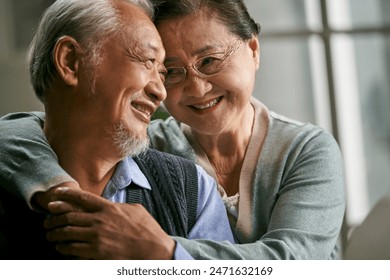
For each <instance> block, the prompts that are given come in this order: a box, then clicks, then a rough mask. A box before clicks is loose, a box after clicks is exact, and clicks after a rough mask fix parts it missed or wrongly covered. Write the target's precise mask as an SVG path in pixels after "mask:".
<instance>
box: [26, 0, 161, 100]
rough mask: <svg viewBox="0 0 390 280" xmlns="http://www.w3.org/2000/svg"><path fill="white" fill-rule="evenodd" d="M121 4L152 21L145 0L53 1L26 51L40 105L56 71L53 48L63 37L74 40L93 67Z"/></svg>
mask: <svg viewBox="0 0 390 280" xmlns="http://www.w3.org/2000/svg"><path fill="white" fill-rule="evenodd" d="M118 1H124V2H128V3H131V4H134V5H136V6H138V7H139V8H141V9H142V10H144V11H145V12H146V14H147V15H148V16H149V17H150V18H151V19H153V17H154V10H153V5H152V4H151V3H150V1H149V0H57V1H55V2H54V3H53V4H52V5H51V6H50V7H49V8H48V9H47V10H46V11H45V12H44V14H43V15H42V18H41V20H40V22H39V24H38V27H37V29H36V31H35V34H34V37H33V40H32V42H31V45H30V48H29V51H28V57H27V60H28V61H27V62H28V67H29V70H30V80H31V84H32V86H33V89H34V91H35V94H36V96H37V97H38V98H39V100H41V101H42V102H43V103H44V102H45V93H46V91H47V89H48V88H50V87H51V85H52V82H53V78H54V75H55V73H56V69H55V66H54V61H53V49H54V47H55V45H56V43H57V41H58V40H59V39H60V38H61V37H63V36H70V37H72V38H74V39H75V40H76V41H77V42H78V43H79V44H81V45H82V46H83V48H84V51H85V53H86V54H87V59H88V60H89V61H90V62H91V63H93V64H97V63H98V60H99V51H100V48H101V46H102V45H103V43H104V42H105V40H107V39H109V38H110V37H111V36H114V35H115V34H116V33H117V32H118V31H119V30H120V29H121V28H122V24H124V23H123V21H122V20H121V18H120V15H119V11H118V10H117V8H116V7H115V3H116V2H118Z"/></svg>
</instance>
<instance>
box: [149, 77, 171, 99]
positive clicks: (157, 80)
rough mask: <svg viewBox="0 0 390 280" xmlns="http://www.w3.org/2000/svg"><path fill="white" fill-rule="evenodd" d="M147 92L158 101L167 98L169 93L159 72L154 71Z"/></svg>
mask: <svg viewBox="0 0 390 280" xmlns="http://www.w3.org/2000/svg"><path fill="white" fill-rule="evenodd" d="M145 90H146V92H147V94H148V95H152V96H153V97H154V99H156V100H158V101H163V100H165V98H167V91H166V89H165V86H164V83H163V81H162V79H161V76H160V73H159V71H158V70H155V71H153V74H152V77H151V79H150V82H149V83H148V84H147V86H146V89H145Z"/></svg>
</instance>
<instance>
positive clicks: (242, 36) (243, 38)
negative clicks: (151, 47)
mask: <svg viewBox="0 0 390 280" xmlns="http://www.w3.org/2000/svg"><path fill="white" fill-rule="evenodd" d="M155 2H156V11H157V15H156V18H155V24H156V26H157V29H158V31H159V33H160V35H161V37H162V40H163V44H164V47H165V50H166V58H165V66H166V68H167V75H166V78H165V87H166V89H167V99H166V100H165V102H164V104H165V107H166V108H167V110H168V111H169V113H170V114H171V115H172V117H169V118H168V119H167V120H165V121H162V120H156V121H154V122H152V123H151V124H150V126H149V129H148V132H149V136H150V139H151V143H152V145H153V146H154V147H155V148H157V149H159V150H162V151H166V152H169V153H172V154H176V155H180V156H183V157H186V158H189V159H192V160H193V161H195V162H197V163H198V164H200V165H201V166H203V168H204V169H205V170H206V171H207V172H208V173H209V174H211V175H212V176H214V178H215V179H216V180H217V181H218V183H219V188H220V193H221V196H222V198H223V200H224V202H225V205H226V208H227V211H228V214H229V216H230V221H231V226H232V228H233V231H234V233H235V235H236V239H237V241H238V242H239V243H241V244H230V243H227V242H214V241H208V240H196V241H195V240H186V239H183V238H178V237H177V239H178V240H179V239H180V243H181V244H182V245H183V246H184V247H185V248H186V249H187V250H188V251H189V252H190V254H191V255H192V256H194V257H195V258H198V259H334V258H337V257H338V253H339V244H338V237H339V233H340V229H341V225H342V221H343V216H344V210H345V199H344V177H343V162H342V157H341V154H340V150H339V147H338V145H337V143H336V141H335V140H334V138H333V137H332V135H331V134H329V133H328V132H326V131H324V130H323V129H321V128H319V127H316V126H313V125H311V124H308V123H300V122H297V121H293V120H290V119H288V118H285V117H283V116H280V115H278V114H276V113H274V112H271V111H269V110H268V109H267V107H266V106H265V105H264V104H262V103H261V102H260V101H259V100H257V99H255V98H254V97H253V96H252V94H253V89H254V83H255V73H256V71H257V70H258V68H259V62H260V45H259V39H258V33H259V31H260V28H259V26H258V25H257V24H256V23H255V22H254V21H253V19H252V18H251V17H250V15H249V14H248V12H247V9H246V7H245V5H244V3H243V1H242V0H225V1H218V0H172V1H155ZM18 121H19V125H20V127H25V128H27V127H29V128H30V129H31V127H35V128H36V129H37V127H38V124H37V123H38V121H37V120H36V119H35V118H34V117H28V118H22V119H20V120H18ZM6 123H7V121H3V123H2V125H3V126H5V125H7V124H6ZM8 126H11V125H8ZM18 129H20V128H18ZM9 130H12V129H9ZM10 133H11V134H8V135H1V136H0V139H1V140H2V141H1V142H5V141H7V138H9V137H11V136H10V135H12V137H15V135H18V136H20V135H21V134H22V133H21V132H20V131H17V129H14V130H13V131H11V132H10ZM21 137H22V138H26V136H25V135H22V136H21ZM27 137H28V138H34V137H36V138H38V137H42V136H38V135H36V136H34V137H30V136H27ZM26 141H27V140H26ZM28 141H29V143H30V145H32V146H31V149H33V150H34V153H37V154H49V153H50V151H47V150H45V149H46V148H44V147H39V145H34V144H31V143H34V141H35V143H38V142H40V141H42V139H35V140H34V139H29V140H28ZM31 141H32V142H31ZM7 149H8V151H7V153H9V155H10V156H11V155H12V153H13V152H14V151H15V150H19V149H20V148H18V147H15V146H13V147H12V146H10V145H9V146H8V148H7ZM30 161H31V163H30V164H29V166H31V167H33V168H34V166H36V168H39V167H38V166H39V163H36V165H34V164H33V162H34V159H30ZM50 164H53V165H56V162H55V159H54V158H53V159H51V163H50ZM1 173H2V176H4V175H6V174H5V173H4V172H1ZM25 173H28V174H25ZM16 174H18V176H19V178H20V177H24V178H27V176H31V174H32V172H31V171H28V172H27V171H23V170H17V172H16ZM39 174H40V178H34V182H38V185H40V187H42V186H44V187H45V188H47V189H48V188H50V187H52V186H54V185H56V184H59V183H63V182H65V181H66V174H65V173H64V172H63V171H61V170H60V169H58V168H55V171H54V168H53V170H52V171H50V170H47V171H46V170H40V172H39ZM14 178H17V177H14ZM55 178H61V179H60V180H55ZM8 180H9V178H8ZM70 180H71V179H69V181H70ZM21 181H23V180H14V181H12V182H8V181H7V182H8V183H9V184H15V185H17V186H18V187H19V188H26V187H27V186H23V185H22V184H24V183H22V182H21ZM45 182H50V184H47V183H45ZM29 187H30V188H31V186H29Z"/></svg>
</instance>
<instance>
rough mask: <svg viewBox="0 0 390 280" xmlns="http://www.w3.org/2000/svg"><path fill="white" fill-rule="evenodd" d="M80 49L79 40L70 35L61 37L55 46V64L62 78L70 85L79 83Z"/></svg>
mask: <svg viewBox="0 0 390 280" xmlns="http://www.w3.org/2000/svg"><path fill="white" fill-rule="evenodd" d="M79 49H80V48H79V45H78V43H77V41H76V40H75V39H73V38H72V37H69V36H63V37H61V38H60V39H58V41H57V43H56V45H55V46H54V51H53V56H54V57H53V59H54V65H55V67H56V70H57V73H58V75H59V76H60V78H61V79H62V80H63V81H64V83H66V84H67V85H69V86H76V85H77V83H78V74H79V72H78V70H79V64H80V52H79Z"/></svg>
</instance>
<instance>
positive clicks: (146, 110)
mask: <svg viewBox="0 0 390 280" xmlns="http://www.w3.org/2000/svg"><path fill="white" fill-rule="evenodd" d="M133 107H134V108H135V109H137V110H138V111H141V112H142V113H145V114H146V115H148V116H150V115H151V113H150V111H149V110H148V109H147V108H145V107H142V106H140V105H137V104H133Z"/></svg>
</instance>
